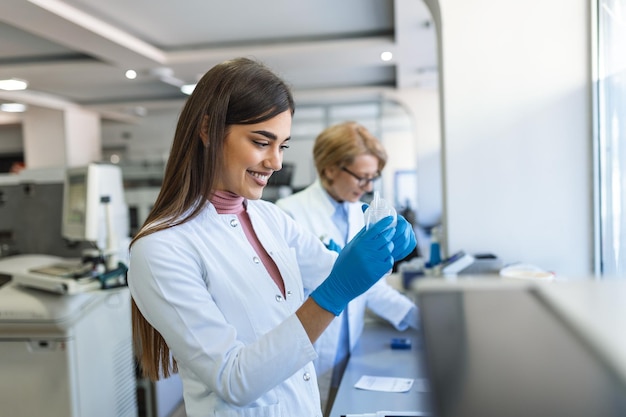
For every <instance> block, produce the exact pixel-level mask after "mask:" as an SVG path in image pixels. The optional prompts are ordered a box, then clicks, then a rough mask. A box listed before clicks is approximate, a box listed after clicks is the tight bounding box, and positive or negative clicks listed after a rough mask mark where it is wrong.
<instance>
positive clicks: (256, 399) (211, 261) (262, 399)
mask: <svg viewBox="0 0 626 417" xmlns="http://www.w3.org/2000/svg"><path fill="white" fill-rule="evenodd" d="M247 211H248V214H249V216H250V220H251V223H252V226H253V228H254V230H255V232H256V234H257V236H258V238H259V241H260V242H261V244H262V245H263V247H264V248H265V249H266V250H267V252H268V253H269V255H270V256H271V257H272V259H273V260H274V262H275V263H276V265H277V266H278V268H279V270H280V273H281V275H282V277H283V280H284V283H285V292H286V297H283V296H282V295H281V292H280V290H279V289H278V287H277V285H276V284H275V283H274V281H273V280H272V278H271V276H270V275H269V273H268V272H267V270H266V269H265V267H264V266H263V263H262V262H260V260H259V258H258V257H257V254H256V253H255V251H254V250H253V248H252V246H251V245H250V243H249V242H248V239H247V238H246V236H245V234H244V231H243V229H242V227H241V225H240V224H239V221H238V220H237V216H236V215H234V214H218V213H217V211H216V210H215V207H214V206H213V205H212V204H209V203H207V204H206V206H205V208H204V209H203V211H202V212H201V213H200V214H199V215H198V216H197V217H196V218H194V219H193V220H191V221H189V222H187V223H184V224H182V225H179V226H175V227H172V228H169V229H166V230H163V231H160V232H156V233H153V234H151V235H148V236H146V237H143V238H141V239H139V240H138V241H137V242H135V244H134V245H133V247H132V248H131V255H130V267H129V272H128V285H129V287H130V291H131V294H132V296H133V298H134V300H135V302H136V303H137V306H138V307H139V309H140V310H141V312H142V313H143V314H144V316H145V317H146V319H147V320H148V321H149V322H150V323H151V324H152V325H153V326H154V327H155V328H156V329H157V330H158V331H159V332H160V333H161V335H162V336H163V337H164V339H165V341H166V342H167V344H168V346H169V347H170V350H171V352H172V355H173V357H174V358H175V359H176V361H177V362H178V367H179V373H180V377H181V379H182V382H183V388H184V400H185V408H186V412H187V416H188V417H207V416H217V417H219V416H228V417H234V416H246V417H257V416H263V417H278V416H320V417H321V409H320V398H319V393H318V386H317V383H316V381H317V380H316V375H315V370H314V368H313V365H312V363H311V361H312V360H313V359H315V357H316V352H315V349H314V348H313V346H312V345H311V343H310V341H309V338H308V336H307V334H306V332H305V330H304V328H303V327H302V324H301V323H300V321H299V320H298V318H297V317H296V316H295V311H296V310H297V309H298V308H299V307H300V306H301V304H302V302H303V301H304V293H303V286H307V287H309V286H314V287H316V286H317V285H319V284H320V283H321V282H322V281H323V280H324V279H325V278H326V277H327V276H328V274H329V273H330V270H331V269H332V265H333V264H334V262H335V260H336V257H337V255H336V254H332V253H331V252H329V251H328V250H326V248H325V247H324V245H323V244H322V243H321V242H320V241H319V239H318V238H317V237H316V236H315V235H313V234H311V233H310V232H308V231H306V230H304V229H303V228H301V227H300V226H299V225H298V224H296V223H295V222H294V221H293V220H292V219H291V218H289V217H288V216H286V215H285V213H284V212H283V211H282V210H280V209H278V208H277V207H276V206H275V205H273V204H271V203H268V202H265V201H247ZM303 284H304V285H303Z"/></svg>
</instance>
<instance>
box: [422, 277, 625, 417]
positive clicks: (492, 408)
mask: <svg viewBox="0 0 626 417" xmlns="http://www.w3.org/2000/svg"><path fill="white" fill-rule="evenodd" d="M440 281H444V280H440ZM548 285H550V284H548ZM554 285H556V284H554ZM547 289H549V290H550V291H551V292H548V291H545V290H547ZM567 289H568V287H565V286H564V287H561V288H559V287H549V288H548V287H540V286H539V287H537V286H534V285H508V284H505V283H501V282H494V283H493V284H492V283H472V282H469V283H465V282H463V281H462V280H458V282H452V283H444V282H440V283H433V282H428V281H424V282H422V283H420V285H418V286H417V302H418V305H419V306H420V315H421V321H422V330H423V335H424V357H425V363H426V369H427V373H428V378H429V382H430V387H431V395H432V404H433V409H434V411H435V413H434V415H435V417H466V416H480V417H527V416H545V417H590V416H593V417H620V416H626V382H625V381H626V379H625V378H626V376H625V374H624V373H623V371H619V370H618V368H619V367H618V366H615V365H616V364H618V363H620V364H621V362H620V361H614V360H612V359H611V357H610V356H607V355H606V354H605V353H603V352H609V351H611V349H613V351H617V352H619V351H621V350H622V349H620V348H618V349H614V346H619V344H620V343H623V340H624V339H623V338H621V335H622V334H623V332H624V326H623V322H624V318H623V310H624V308H623V307H619V305H620V304H623V300H618V301H615V302H614V306H613V307H615V309H614V310H611V309H609V308H607V307H606V306H607V305H608V304H609V303H608V302H609V301H611V298H613V299H615V298H618V297H616V296H615V292H614V291H613V290H612V289H608V288H601V287H600V288H598V287H593V286H592V287H590V288H580V289H579V288H573V289H575V290H577V291H571V290H570V291H571V293H568V292H566V291H567ZM599 290H603V291H599ZM622 290H623V288H622ZM550 294H552V297H548V296H547V295H550ZM555 296H558V297H555ZM559 298H560V299H561V301H563V302H562V303H560V304H562V305H563V306H566V305H570V304H571V305H570V307H571V308H569V313H568V314H564V312H565V311H568V310H567V309H563V308H561V306H560V305H559V303H555V302H553V301H554V300H559ZM591 301H593V302H591ZM603 306H604V307H603ZM600 310H604V312H606V314H605V315H604V317H603V318H602V320H601V323H603V324H602V325H599V324H596V323H595V322H594V320H597V319H598V318H599V315H598V314H597V313H598V312H599V311H600ZM613 315H615V316H616V317H612V316H613ZM585 317H587V318H589V319H590V320H588V321H585V320H584V319H583V318H585ZM620 321H621V323H622V324H621V325H619V324H617V325H615V324H616V323H619V322H620ZM585 323H587V324H585ZM585 325H586V328H587V329H589V331H586V330H584V329H585ZM599 328H605V329H608V331H607V332H604V333H603V335H602V337H597V338H596V337H592V336H591V335H592V334H594V332H598V330H599ZM611 329H612V330H611ZM612 333H614V334H612ZM598 334H599V333H598ZM612 341H615V342H616V344H615V345H613V344H612ZM622 355H626V353H623V352H622Z"/></svg>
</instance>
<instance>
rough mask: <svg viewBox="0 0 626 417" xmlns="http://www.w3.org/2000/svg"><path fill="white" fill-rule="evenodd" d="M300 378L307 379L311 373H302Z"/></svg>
mask: <svg viewBox="0 0 626 417" xmlns="http://www.w3.org/2000/svg"><path fill="white" fill-rule="evenodd" d="M302 379H304V380H305V381H308V380H310V379H311V374H310V373H308V372H305V373H304V375H302Z"/></svg>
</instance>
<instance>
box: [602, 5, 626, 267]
mask: <svg viewBox="0 0 626 417" xmlns="http://www.w3.org/2000/svg"><path fill="white" fill-rule="evenodd" d="M596 3H597V18H598V21H597V25H598V26H597V27H598V36H597V71H596V74H597V76H598V80H597V85H596V91H595V93H596V112H595V126H596V141H597V142H596V143H597V148H596V149H597V170H596V174H597V178H598V184H599V189H598V193H597V207H598V216H597V221H598V234H597V245H596V254H597V255H598V257H597V258H598V262H597V264H596V269H597V272H598V273H599V274H600V275H602V276H603V277H607V278H612V277H626V0H597V2H596Z"/></svg>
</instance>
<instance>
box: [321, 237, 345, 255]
mask: <svg viewBox="0 0 626 417" xmlns="http://www.w3.org/2000/svg"><path fill="white" fill-rule="evenodd" d="M324 246H326V249H328V250H332V251H335V252H337V253H339V252H341V246H339V245H338V244H337V242H335V241H334V240H332V239H330V240H329V241H328V243H325V244H324Z"/></svg>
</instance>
